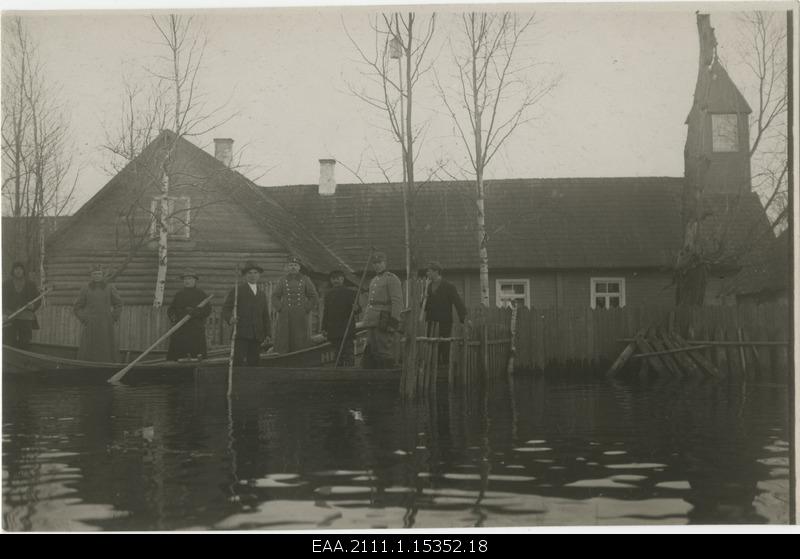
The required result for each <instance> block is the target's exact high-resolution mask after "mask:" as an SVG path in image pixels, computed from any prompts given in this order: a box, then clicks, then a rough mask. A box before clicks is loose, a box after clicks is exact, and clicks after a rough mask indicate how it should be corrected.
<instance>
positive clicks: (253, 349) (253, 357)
mask: <svg viewBox="0 0 800 559" xmlns="http://www.w3.org/2000/svg"><path fill="white" fill-rule="evenodd" d="M263 271H264V270H263V268H261V267H260V266H258V265H257V264H256V263H255V262H252V261H248V262H246V263H245V265H244V268H242V277H243V280H244V281H242V282H240V283H239V286H238V288H235V289H238V295H237V293H236V290H235V289H231V290H230V291H229V292H228V296H227V297H226V298H225V303H224V305H223V306H222V318H223V320H225V321H226V322H227V323H228V324H233V323H234V322H235V323H236V324H237V326H236V339H234V348H233V353H234V357H233V364H234V365H236V366H239V365H249V366H251V367H256V366H258V363H259V361H260V358H261V346H262V345H263V344H266V343H268V342H269V336H270V323H269V304H268V301H267V292H266V290H265V289H264V287H263V286H262V285H259V284H258V280H259V279H260V278H261V273H262V272H263ZM234 300H236V317H234V316H233V305H234Z"/></svg>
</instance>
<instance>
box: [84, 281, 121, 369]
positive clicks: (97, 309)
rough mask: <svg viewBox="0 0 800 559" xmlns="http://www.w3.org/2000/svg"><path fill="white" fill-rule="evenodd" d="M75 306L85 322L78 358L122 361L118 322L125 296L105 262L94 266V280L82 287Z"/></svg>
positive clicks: (112, 361) (109, 361)
mask: <svg viewBox="0 0 800 559" xmlns="http://www.w3.org/2000/svg"><path fill="white" fill-rule="evenodd" d="M72 310H73V312H74V313H75V316H77V317H78V320H80V321H81V325H82V328H81V335H80V345H79V346H78V359H80V360H82V361H100V362H104V363H117V362H119V348H118V347H117V339H116V338H117V337H116V332H115V329H114V325H115V324H116V323H117V321H118V320H119V317H120V314H121V313H122V298H120V296H119V293H117V290H116V289H115V288H114V286H113V285H111V284H109V283H108V282H107V281H106V276H105V271H104V270H103V268H102V267H101V266H95V267H94V268H92V272H91V281H90V282H89V283H88V284H87V285H84V286H83V287H82V288H81V292H80V294H79V295H78V298H77V299H76V300H75V304H74V305H73V307H72Z"/></svg>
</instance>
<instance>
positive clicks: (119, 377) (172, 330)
mask: <svg viewBox="0 0 800 559" xmlns="http://www.w3.org/2000/svg"><path fill="white" fill-rule="evenodd" d="M213 297H214V296H213V295H209V296H208V297H206V298H205V299H203V301H202V302H201V303H200V304H199V305H197V308H200V307H204V306H206V305H207V304H208V302H209V301H210V300H211V299H213ZM190 318H192V317H191V316H190V315H188V314H187V315H186V316H184V317H183V318H182V319H180V320H179V321H178V322H177V323H175V325H174V326H173V327H172V328H170V329H169V330H167V332H166V333H165V334H164V335H163V336H161V337H160V338H158V339H157V340H156V341H155V342H153V345H151V346H150V347H148V348H147V349H146V350H144V351H143V352H142V353H141V354H140V355H139V357H137V358H136V359H134V360H133V361H131V362H130V363H129V364H128V365H127V366H125V368H123V369H121V370H120V371H119V372H117V373H115V374H114V375H113V376H112V377H111V378H110V379H108V382H109V383H111V384H119V381H120V380H122V377H124V376H125V375H126V374H127V373H128V371H130V370H131V369H133V367H134V366H135V365H136V364H137V363H138V362H139V361H141V360H142V359H144V357H145V356H146V355H147V354H148V353H150V352H151V351H153V350H154V349H155V348H156V346H158V344H160V343H161V342H163V341H164V340H166V339H167V338H169V337H170V336H171V335H172V334H174V333H175V332H176V331H177V330H178V328H180V327H181V326H183V325H184V324H186V323H187V322H189V319H190Z"/></svg>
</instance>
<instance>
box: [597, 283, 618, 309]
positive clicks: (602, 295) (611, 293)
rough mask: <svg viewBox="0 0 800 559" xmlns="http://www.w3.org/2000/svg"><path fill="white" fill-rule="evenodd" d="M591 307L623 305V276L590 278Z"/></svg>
mask: <svg viewBox="0 0 800 559" xmlns="http://www.w3.org/2000/svg"><path fill="white" fill-rule="evenodd" d="M591 282H592V290H591V291H592V298H591V306H592V308H593V309H616V308H619V307H624V306H625V278H592V279H591Z"/></svg>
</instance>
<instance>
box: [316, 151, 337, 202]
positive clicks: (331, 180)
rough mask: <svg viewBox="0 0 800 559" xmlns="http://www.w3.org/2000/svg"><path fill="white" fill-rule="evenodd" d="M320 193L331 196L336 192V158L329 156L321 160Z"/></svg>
mask: <svg viewBox="0 0 800 559" xmlns="http://www.w3.org/2000/svg"><path fill="white" fill-rule="evenodd" d="M319 194H320V196H330V195H332V194H336V160H335V159H331V158H327V159H320V160H319Z"/></svg>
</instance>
